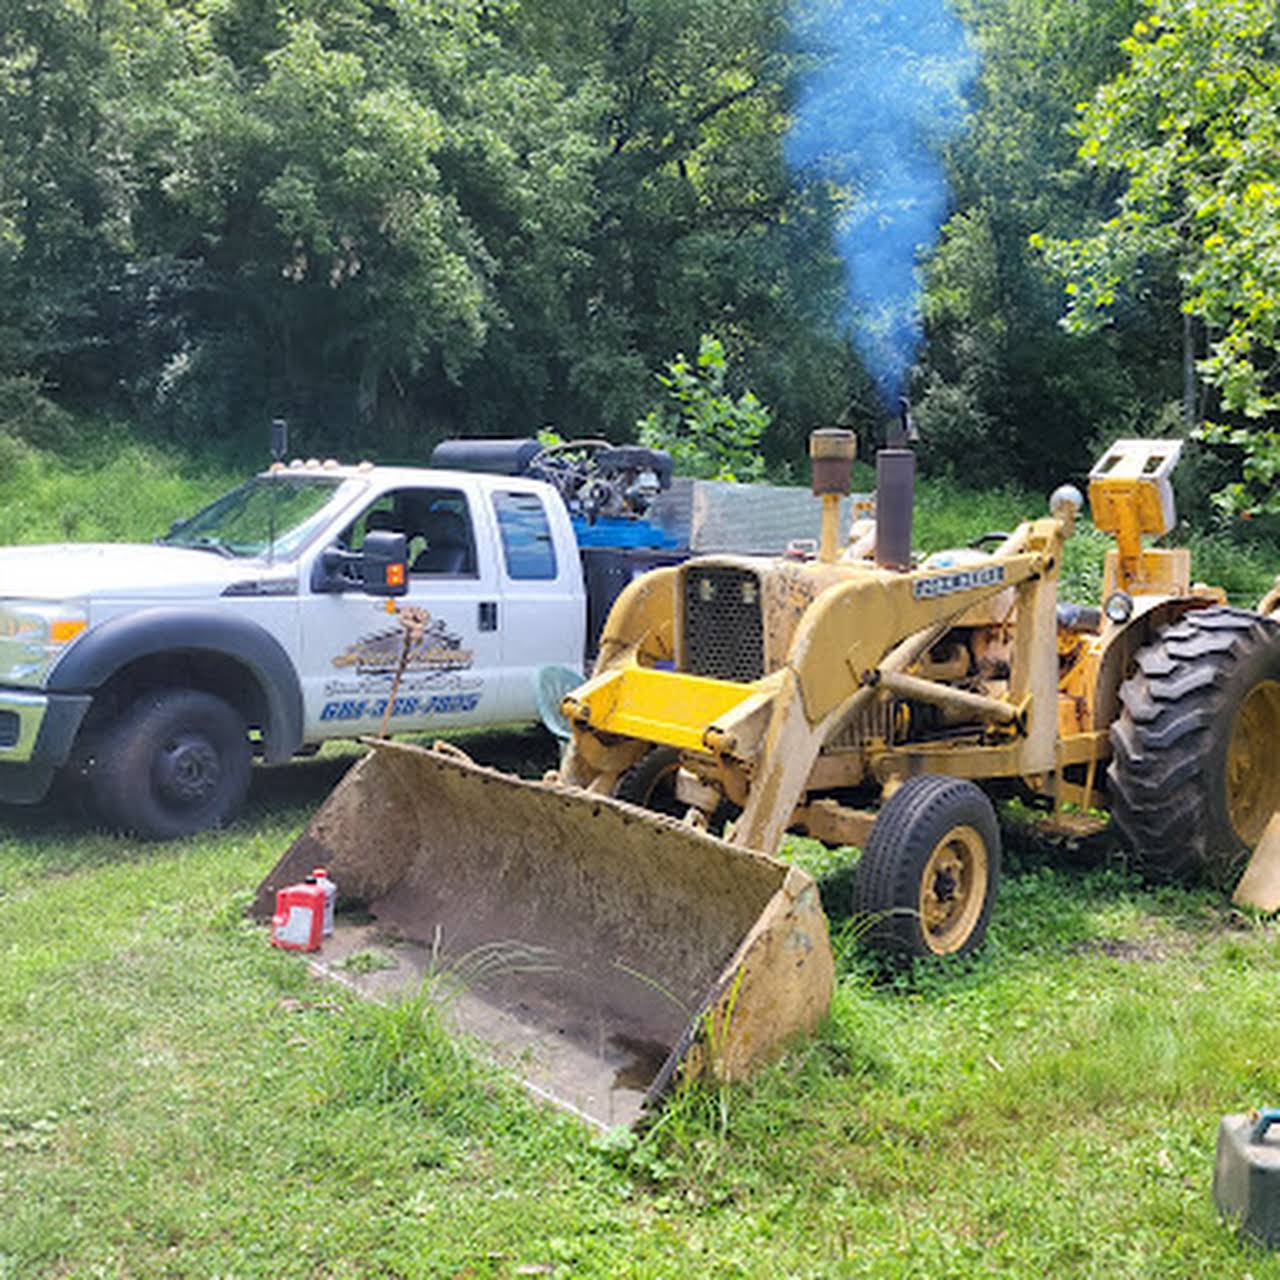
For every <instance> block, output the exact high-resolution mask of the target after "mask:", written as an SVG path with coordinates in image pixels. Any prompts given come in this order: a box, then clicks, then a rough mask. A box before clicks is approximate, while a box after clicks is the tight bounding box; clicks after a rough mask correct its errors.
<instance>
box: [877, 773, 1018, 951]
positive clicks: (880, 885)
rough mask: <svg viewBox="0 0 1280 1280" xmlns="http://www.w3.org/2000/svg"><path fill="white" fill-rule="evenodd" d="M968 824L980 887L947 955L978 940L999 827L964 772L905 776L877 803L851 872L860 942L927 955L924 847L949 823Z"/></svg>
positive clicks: (990, 896)
mask: <svg viewBox="0 0 1280 1280" xmlns="http://www.w3.org/2000/svg"><path fill="white" fill-rule="evenodd" d="M962 824H964V825H968V826H971V827H973V828H974V830H976V831H977V832H978V834H979V836H981V837H982V840H983V843H984V844H985V845H986V854H987V892H986V899H985V901H984V903H983V905H982V911H981V913H980V915H979V917H978V919H977V920H976V922H975V923H974V926H973V928H972V929H971V930H970V933H969V935H968V937H967V938H966V939H965V941H964V943H963V945H962V946H960V947H959V948H958V949H957V950H956V951H955V952H953V953H952V954H954V955H968V954H969V953H970V952H971V951H974V950H976V949H977V948H978V947H979V946H981V944H982V940H983V938H984V937H985V936H986V932H987V925H988V923H989V921H990V919H991V911H992V908H993V907H994V906H995V900H996V892H997V888H998V885H999V881H1000V827H999V824H998V822H997V821H996V813H995V809H994V808H993V807H992V805H991V801H990V800H989V799H988V798H987V796H986V795H985V793H984V792H983V791H982V790H981V789H980V788H979V787H978V786H977V785H976V784H974V783H972V782H969V781H968V780H966V779H964V778H951V777H947V776H945V775H942V774H928V775H923V776H919V777H915V778H908V779H907V781H906V782H904V783H903V784H902V786H900V787H899V788H898V790H897V791H896V792H894V794H893V795H892V796H891V797H890V798H889V800H888V801H887V802H886V803H885V805H884V807H883V808H882V809H881V810H880V812H879V814H878V815H877V817H876V820H875V822H874V824H873V825H872V828H871V834H870V835H869V836H868V838H867V844H866V847H865V848H864V849H863V851H862V857H861V858H860V859H859V861H858V864H857V867H856V868H855V871H854V878H853V915H854V918H855V919H857V920H862V921H870V922H871V923H870V924H869V926H868V928H867V933H866V935H865V941H866V942H867V944H868V945H870V946H871V947H873V948H874V949H875V950H876V951H878V952H880V953H881V954H882V955H883V956H884V958H885V959H888V960H890V961H898V962H901V961H906V960H910V959H912V958H914V957H917V956H933V955H934V954H935V952H934V951H933V949H932V948H931V947H930V946H929V945H928V943H927V942H926V941H925V937H924V932H923V930H922V929H921V927H920V918H919V914H918V910H917V904H918V903H919V900H920V880H921V876H922V874H923V872H924V868H925V865H926V864H927V862H928V859H929V856H930V854H931V853H932V852H933V850H934V848H935V847H936V845H937V844H938V842H939V841H940V840H941V839H942V838H943V837H944V836H945V835H946V834H947V832H948V831H949V830H951V829H952V828H953V827H956V826H959V825H962Z"/></svg>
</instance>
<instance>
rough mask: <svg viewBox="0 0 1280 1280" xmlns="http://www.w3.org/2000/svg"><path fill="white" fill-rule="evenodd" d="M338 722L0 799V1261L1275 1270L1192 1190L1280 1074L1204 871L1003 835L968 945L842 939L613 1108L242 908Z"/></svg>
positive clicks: (146, 1266)
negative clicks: (1077, 857) (235, 808)
mask: <svg viewBox="0 0 1280 1280" xmlns="http://www.w3.org/2000/svg"><path fill="white" fill-rule="evenodd" d="M531 741H532V740H530V739H524V740H521V739H519V738H516V739H514V740H513V742H514V743H515V745H514V746H512V745H511V744H509V743H508V744H504V743H503V742H501V741H500V740H497V739H491V740H477V741H476V742H475V743H473V744H472V749H473V750H475V751H476V753H477V754H478V755H481V756H489V755H492V754H494V753H496V754H497V757H498V759H499V762H500V763H502V764H510V763H511V762H512V759H513V758H516V757H519V758H524V759H525V761H526V765H527V767H529V768H530V769H531V770H533V771H536V769H537V768H538V767H540V766H541V765H542V764H544V763H545V761H544V760H542V759H534V758H531V757H532V756H533V755H536V752H534V751H533V750H532V749H531V747H530V742H531ZM350 758H351V757H350V754H349V753H341V752H334V753H332V754H331V753H330V752H326V753H324V754H322V756H321V757H320V758H318V759H316V760H314V761H310V762H305V763H298V764H294V765H289V766H285V767H281V768H276V769H271V770H265V769H263V770H259V771H258V772H257V775H256V777H255V790H254V795H253V798H252V804H251V808H250V811H249V813H248V814H247V815H246V816H245V818H244V819H243V820H242V821H241V822H239V823H238V824H237V825H236V826H235V827H234V828H232V829H231V830H229V831H226V832H222V833H218V834H215V835H208V836H204V837H200V838H197V839H194V840H190V841H187V842H182V843H175V844H169V845H165V844H160V845H138V844H135V843H131V842H128V841H125V840H121V839H116V838H113V837H108V836H105V835H102V834H98V833H93V832H90V831H86V830H84V829H83V828H82V827H81V826H79V825H77V823H76V822H75V820H74V819H72V818H70V817H68V816H65V815H64V814H62V813H61V812H60V811H59V810H58V808H57V807H56V806H48V807H45V808H43V809H40V810H35V811H16V812H9V813H8V814H6V815H4V816H3V817H0V938H3V939H4V942H3V945H0V1044H3V1046H4V1049H3V1057H2V1060H3V1064H4V1070H3V1071H0V1203H3V1204H5V1206H6V1212H5V1214H4V1215H3V1217H2V1218H0V1277H5V1280H9V1278H10V1277H14V1278H16V1277H24V1278H25V1277H28V1276H76V1277H81V1276H83V1277H91V1276H92V1277H135V1276H143V1277H151V1276H157V1277H167V1276H175V1277H176V1276H190V1277H206V1276H228V1275H234V1276H238V1277H271V1278H273V1280H274V1278H275V1277H292V1276H297V1277H316V1276H323V1277H370V1276H385V1277H437V1276H439V1277H451V1276H475V1277H489V1276H493V1277H499V1276H513V1275H519V1274H554V1275H559V1276H587V1277H612V1276H635V1277H659V1276H664V1277H665V1276H693V1275H697V1276H704V1275H705V1276H759V1277H766V1276H767V1277H772V1276H886V1277H898V1276H901V1277H907V1276H913V1277H914V1276H927V1277H948V1276H955V1277H966V1278H968V1277H975V1276H1009V1277H1027V1276H1041V1275H1045V1276H1048V1275H1052V1276H1096V1277H1107V1278H1108V1280H1110V1278H1111V1277H1128V1276H1132V1277H1140V1276H1141V1277H1146V1276H1150V1277H1165V1276H1178V1277H1206V1278H1209V1277H1213V1278H1215V1280H1217V1278H1219V1277H1226V1276H1244V1275H1246V1274H1248V1275H1252V1276H1255V1277H1263V1276H1276V1275H1280V1267H1278V1266H1277V1264H1276V1262H1275V1260H1274V1259H1273V1258H1271V1257H1270V1256H1268V1255H1267V1254H1265V1253H1264V1252H1263V1251H1261V1250H1259V1249H1256V1248H1254V1247H1253V1246H1251V1245H1248V1244H1246V1243H1242V1242H1240V1241H1239V1240H1237V1239H1236V1237H1235V1236H1234V1234H1233V1232H1232V1231H1231V1230H1230V1229H1229V1228H1228V1227H1226V1226H1224V1225H1223V1224H1221V1223H1220V1222H1219V1221H1218V1219H1217V1216H1216V1214H1215V1212H1214V1209H1213V1206H1212V1202H1211V1199H1210V1194H1209V1187H1210V1179H1211V1173H1212V1162H1213V1144H1214V1136H1215V1130H1216V1125H1217V1121H1218V1118H1219V1117H1220V1115H1222V1114H1223V1113H1225V1112H1229V1111H1238V1110H1243V1109H1246V1108H1248V1107H1250V1106H1253V1105H1258V1104H1262V1103H1266V1102H1274V1101H1275V1100H1276V1099H1277V1098H1280V1024H1278V1023H1277V1020H1276V1019H1275V1017H1274V1005H1275V973H1276V965H1277V961H1280V938H1278V937H1277V935H1276V932H1275V931H1274V930H1273V929H1272V928H1269V927H1265V926H1263V925H1260V924H1256V923H1253V922H1251V921H1249V920H1247V919H1244V918H1242V917H1240V916H1239V915H1237V914H1235V913H1233V912H1232V911H1230V910H1229V909H1228V908H1227V907H1226V906H1225V905H1224V904H1223V903H1222V901H1221V900H1220V899H1219V898H1218V897H1217V896H1216V895H1214V894H1212V893H1210V892H1207V891H1206V892H1187V891H1173V890H1162V891H1152V890H1148V889H1144V888H1143V887H1142V886H1141V885H1139V884H1138V883H1137V881H1136V880H1134V879H1133V878H1132V877H1131V876H1130V875H1129V874H1128V873H1127V872H1126V871H1125V869H1124V867H1123V865H1121V864H1120V863H1111V864H1106V863H1104V864H1103V865H1101V866H1094V867H1092V868H1089V869H1084V870H1081V869H1074V870H1073V869H1070V868H1060V867H1058V866H1056V865H1054V863H1053V861H1052V859H1051V858H1050V856H1049V854H1048V852H1047V851H1046V850H1045V849H1043V848H1039V847H1036V846H1033V845H1027V844H1026V843H1025V842H1018V843H1015V845H1014V847H1013V848H1012V849H1011V851H1010V862H1011V867H1010V871H1009V874H1008V875H1007V878H1006V880H1005V883H1004V886H1003V890H1002V895H1001V900H1000V904H999V907H998V909H997V914H996V918H995V921H994V923H993V926H992V930H991V935H990V940H989V945H988V946H987V948H986V950H985V952H984V953H983V955H982V956H981V958H980V959H978V960H976V961H972V962H969V963H962V964H956V965H948V966H943V967H942V968H939V969H929V970H925V969H922V970H919V971H917V972H916V973H914V974H906V975H901V976H899V977H897V978H896V979H886V978H883V977H881V976H878V975H877V973H876V972H875V971H874V970H873V968H872V967H871V966H870V965H869V963H868V962H867V960H866V959H865V958H864V957H863V956H861V954H860V953H859V952H858V951H857V949H856V947H853V946H849V945H839V946H838V950H839V951H840V959H839V978H838V987H837V991H836V997H835V1001H834V1004H833V1007H832V1012H831V1016H830V1018H829V1020H828V1022H827V1024H826V1025H825V1026H824V1028H823V1029H822V1030H821V1032H820V1033H819V1034H818V1035H817V1036H816V1037H814V1038H813V1039H812V1040H810V1041H808V1042H806V1043H804V1044H801V1045H798V1046H797V1047H796V1048H795V1049H794V1050H793V1051H792V1053H791V1054H790V1055H789V1056H788V1057H787V1058H786V1059H784V1060H783V1061H782V1062H780V1063H779V1064H778V1065H777V1066H776V1067H773V1068H771V1069H769V1070H767V1071H766V1072H764V1073H763V1074H762V1075H761V1076H760V1077H758V1078H757V1079H755V1080H753V1081H752V1082H750V1083H749V1084H746V1085H742V1086H737V1087H733V1088H730V1089H725V1090H702V1089H689V1090H686V1091H684V1092H683V1093H680V1094H677V1096H676V1097H675V1098H674V1100H673V1102H672V1104H671V1105H670V1106H669V1108H668V1109H667V1110H666V1111H665V1112H664V1113H663V1115H662V1116H661V1118H660V1119H659V1121H658V1122H657V1124H656V1125H655V1126H654V1127H653V1129H652V1130H651V1131H650V1132H649V1133H647V1134H646V1135H644V1136H643V1137H639V1138H637V1137H635V1136H633V1135H628V1134H621V1133H614V1134H608V1135H603V1136H601V1135H596V1134H593V1133H591V1132H589V1131H588V1130H586V1129H584V1128H583V1127H581V1126H580V1125H579V1124H578V1123H577V1122H575V1121H573V1120H571V1119H569V1118H567V1117H565V1116H563V1115H560V1114H558V1113H556V1112H554V1111H551V1110H547V1109H545V1108H543V1107H540V1106H538V1105H535V1104H534V1103H533V1102H532V1101H531V1100H530V1099H529V1098H528V1097H527V1096H526V1095H525V1094H524V1093H523V1091H522V1090H521V1089H520V1088H519V1086H518V1085H516V1084H515V1083H514V1082H513V1081H512V1080H511V1079H510V1078H508V1077H506V1076H504V1075H503V1074H502V1073H501V1072H499V1071H498V1070H496V1069H495V1068H492V1067H490V1066H489V1065H487V1064H486V1063H485V1062H484V1061H483V1060H482V1059H481V1058H480V1057H478V1056H476V1055H475V1054H473V1053H472V1052H471V1051H470V1050H469V1049H468V1048H467V1047H466V1046H465V1045H462V1044H459V1043H458V1042H456V1041H454V1040H451V1039H450V1038H449V1037H448V1036H446V1035H445V1034H444V1032H443V1031H442V1030H441V1029H440V1027H439V1025H438V1023H437V1021H436V1018H435V1015H434V1013H433V1012H432V1010H431V1008H430V1006H429V1005H426V1004H424V1003H422V1002H420V1001H409V1002H406V1003H404V1004H402V1005H399V1006H396V1007H393V1008H380V1007H376V1006H369V1005H363V1004H360V1003H358V1002H357V1001H356V1000H355V999H354V998H353V997H351V996H350V995H349V994H348V993H347V992H346V991H344V990H343V989H341V988H339V987H337V986H329V985H325V984H322V983H319V982H316V981H314V980H313V979H311V978H310V977H309V976H308V973H307V969H306V966H305V964H304V963H303V962H302V960H301V959H300V958H298V957H296V956H293V955H287V954H283V953H280V952H277V951H275V950H273V949H272V948H271V947H269V946H268V945H267V943H266V938H265V932H264V930H262V929H261V928H259V927H258V926H255V925H252V924H250V923H248V922H247V921H246V919H245V918H244V916H243V914H242V911H243V907H244V904H245V902H246V900H247V895H248V893H249V891H250V890H251V889H252V888H253V886H254V885H255V884H256V883H257V881H258V879H259V878H260V877H261V876H262V875H263V874H264V873H265V872H266V870H267V869H268V868H269V866H270V865H271V863H272V862H273V861H274V859H275V858H276V857H277V856H278V854H279V853H280V851H281V850H282V849H283V848H284V847H285V846H286V845H287V843H288V842H289V840H290V839H291V837H292V836H293V835H294V834H295V833H296V832H297V831H298V830H299V829H300V827H301V825H302V824H303V822H304V821H305V819H306V817H307V816H308V815H309V813H310V812H312V811H313V809H314V807H315V805H316V804H317V803H318V802H319V801H320V800H321V799H322V798H323V796H324V795H326V794H327V793H328V791H329V789H330V788H331V786H332V785H333V783H334V781H335V780H336V779H337V777H338V776H340V774H341V771H342V769H343V768H344V767H345V766H346V764H347V763H348V762H349V760H350ZM794 852H795V854H796V855H797V856H800V857H802V858H803V857H806V856H811V853H812V851H811V848H810V847H809V846H807V845H802V844H797V845H796V846H794ZM839 863H840V860H839V858H838V857H836V858H831V857H829V856H828V857H827V858H826V861H825V867H826V869H827V870H828V871H834V872H836V873H837V874H833V875H829V876H828V878H827V881H828V891H829V895H830V896H831V897H834V896H835V894H834V890H833V888H832V886H834V885H836V884H838V881H839V875H838V871H839ZM815 869H818V870H821V869H822V867H816V868H815ZM832 905H833V906H834V905H835V904H834V902H833V904H832ZM840 928H841V926H840V925H839V923H838V922H837V929H838V930H839V929H840ZM837 942H838V944H839V943H840V942H841V939H840V937H839V934H838V936H837ZM538 1267H545V1268H549V1270H543V1271H538V1270H528V1268H538ZM520 1268H525V1269H526V1270H523V1271H522V1270H520Z"/></svg>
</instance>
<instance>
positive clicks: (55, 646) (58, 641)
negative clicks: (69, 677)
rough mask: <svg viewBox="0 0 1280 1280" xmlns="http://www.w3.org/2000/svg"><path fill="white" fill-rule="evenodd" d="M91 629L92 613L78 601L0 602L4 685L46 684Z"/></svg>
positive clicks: (0, 665)
mask: <svg viewBox="0 0 1280 1280" xmlns="http://www.w3.org/2000/svg"><path fill="white" fill-rule="evenodd" d="M88 625H89V617H88V612H87V610H86V609H85V607H84V606H83V605H82V604H80V603H79V602H76V601H65V600H52V601H50V600H0V684H17V685H40V684H43V683H44V680H45V677H46V676H47V675H48V674H49V669H50V668H51V667H52V666H53V664H54V662H56V661H57V659H58V657H59V656H60V655H61V653H62V651H63V650H64V649H65V648H66V647H67V645H69V644H70V643H71V642H72V641H73V640H74V639H75V638H76V637H77V636H78V635H80V633H81V632H82V631H84V629H85V628H86V627H87V626H88Z"/></svg>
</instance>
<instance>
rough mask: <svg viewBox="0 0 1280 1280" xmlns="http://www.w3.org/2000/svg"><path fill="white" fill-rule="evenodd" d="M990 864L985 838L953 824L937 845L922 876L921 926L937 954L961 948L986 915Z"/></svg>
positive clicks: (926, 942) (926, 941)
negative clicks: (984, 913) (984, 914)
mask: <svg viewBox="0 0 1280 1280" xmlns="http://www.w3.org/2000/svg"><path fill="white" fill-rule="evenodd" d="M989 876H990V867H989V865H988V862H987V846H986V844H985V843H984V842H983V839H982V837H981V836H980V835H979V834H978V833H977V832H976V831H975V830H974V829H973V828H972V827H967V826H962V827H952V828H951V830H950V831H948V832H947V834H946V835H945V836H943V837H942V839H941V840H939V841H938V843H937V844H936V845H935V846H934V848H933V852H932V853H931V854H930V855H929V860H928V862H926V863H925V865H924V874H923V875H922V876H921V877H920V929H921V932H922V933H923V934H924V941H925V945H926V946H927V947H928V948H929V950H930V951H932V952H933V953H934V955H939V956H941V955H946V954H948V953H949V952H952V951H959V950H960V948H961V947H963V946H964V944H965V943H966V942H967V941H968V939H969V936H970V935H971V934H972V933H973V930H974V928H975V926H976V925H977V923H978V919H979V917H980V916H981V915H982V905H983V903H984V902H985V901H986V897H987V881H988V878H989Z"/></svg>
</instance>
